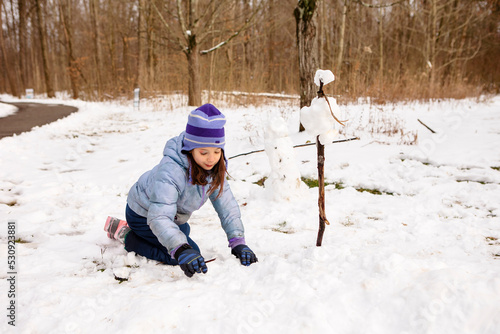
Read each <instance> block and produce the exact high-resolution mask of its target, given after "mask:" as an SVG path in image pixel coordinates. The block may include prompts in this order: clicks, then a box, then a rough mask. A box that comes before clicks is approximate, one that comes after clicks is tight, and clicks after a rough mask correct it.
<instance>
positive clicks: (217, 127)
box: [182, 103, 226, 152]
mask: <svg viewBox="0 0 500 334" xmlns="http://www.w3.org/2000/svg"><path fill="white" fill-rule="evenodd" d="M224 124H226V117H225V116H224V115H223V114H222V113H221V112H220V111H219V110H218V109H217V108H216V107H214V106H213V105H212V104H209V103H207V104H204V105H202V106H201V107H199V108H197V109H195V110H193V111H191V113H190V114H189V116H188V122H187V125H186V132H185V135H184V141H183V143H182V144H183V145H182V151H183V152H185V151H191V150H192V149H193V148H197V147H220V148H221V149H224V144H225V143H226V140H225V137H224Z"/></svg>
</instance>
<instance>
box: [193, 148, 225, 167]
mask: <svg viewBox="0 0 500 334" xmlns="http://www.w3.org/2000/svg"><path fill="white" fill-rule="evenodd" d="M221 153H222V150H221V149H220V148H219V147H201V148H194V149H193V152H192V155H193V159H194V161H195V162H196V163H197V164H198V166H200V167H201V168H203V169H204V170H211V169H212V168H213V167H214V166H215V165H216V164H217V163H218V162H219V160H220V157H221Z"/></svg>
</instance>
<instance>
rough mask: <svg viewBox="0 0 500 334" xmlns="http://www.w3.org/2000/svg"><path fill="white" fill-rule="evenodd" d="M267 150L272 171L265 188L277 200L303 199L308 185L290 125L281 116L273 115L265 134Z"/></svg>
mask: <svg viewBox="0 0 500 334" xmlns="http://www.w3.org/2000/svg"><path fill="white" fill-rule="evenodd" d="M265 150H266V153H267V156H268V158H269V165H270V166H271V172H270V174H269V177H268V178H267V180H266V181H265V188H266V189H267V191H268V192H269V193H270V194H271V198H272V199H274V200H276V201H281V200H285V201H291V200H299V201H301V200H303V199H304V196H305V195H307V186H306V185H305V184H304V183H303V182H302V180H301V179H300V170H299V167H298V164H297V161H296V157H295V151H294V148H293V142H292V140H291V139H290V137H289V136H288V127H287V124H286V122H285V120H284V119H283V118H282V117H281V116H278V115H276V116H272V117H271V118H270V120H269V122H268V127H267V129H266V134H265Z"/></svg>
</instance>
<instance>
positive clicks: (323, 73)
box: [314, 70, 335, 87]
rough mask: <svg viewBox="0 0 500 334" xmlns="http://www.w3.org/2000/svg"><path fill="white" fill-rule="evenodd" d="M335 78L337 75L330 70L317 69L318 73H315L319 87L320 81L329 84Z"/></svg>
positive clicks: (315, 81)
mask: <svg viewBox="0 0 500 334" xmlns="http://www.w3.org/2000/svg"><path fill="white" fill-rule="evenodd" d="M334 80H335V75H333V73H332V71H330V70H317V71H316V75H314V83H315V84H316V86H318V87H319V85H320V82H323V85H326V84H329V83H330V82H332V81H334Z"/></svg>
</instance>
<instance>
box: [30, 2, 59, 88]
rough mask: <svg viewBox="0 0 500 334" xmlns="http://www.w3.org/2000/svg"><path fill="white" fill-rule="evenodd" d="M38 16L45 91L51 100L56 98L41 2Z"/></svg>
mask: <svg viewBox="0 0 500 334" xmlns="http://www.w3.org/2000/svg"><path fill="white" fill-rule="evenodd" d="M35 7H36V16H37V19H38V36H39V38H40V44H41V51H42V66H43V76H44V79H45V90H46V91H47V96H48V97H49V98H52V97H55V94H54V89H53V87H52V80H51V76H50V71H49V65H48V54H47V39H46V35H45V31H46V29H45V21H44V19H43V15H42V7H41V6H40V0H35Z"/></svg>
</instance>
